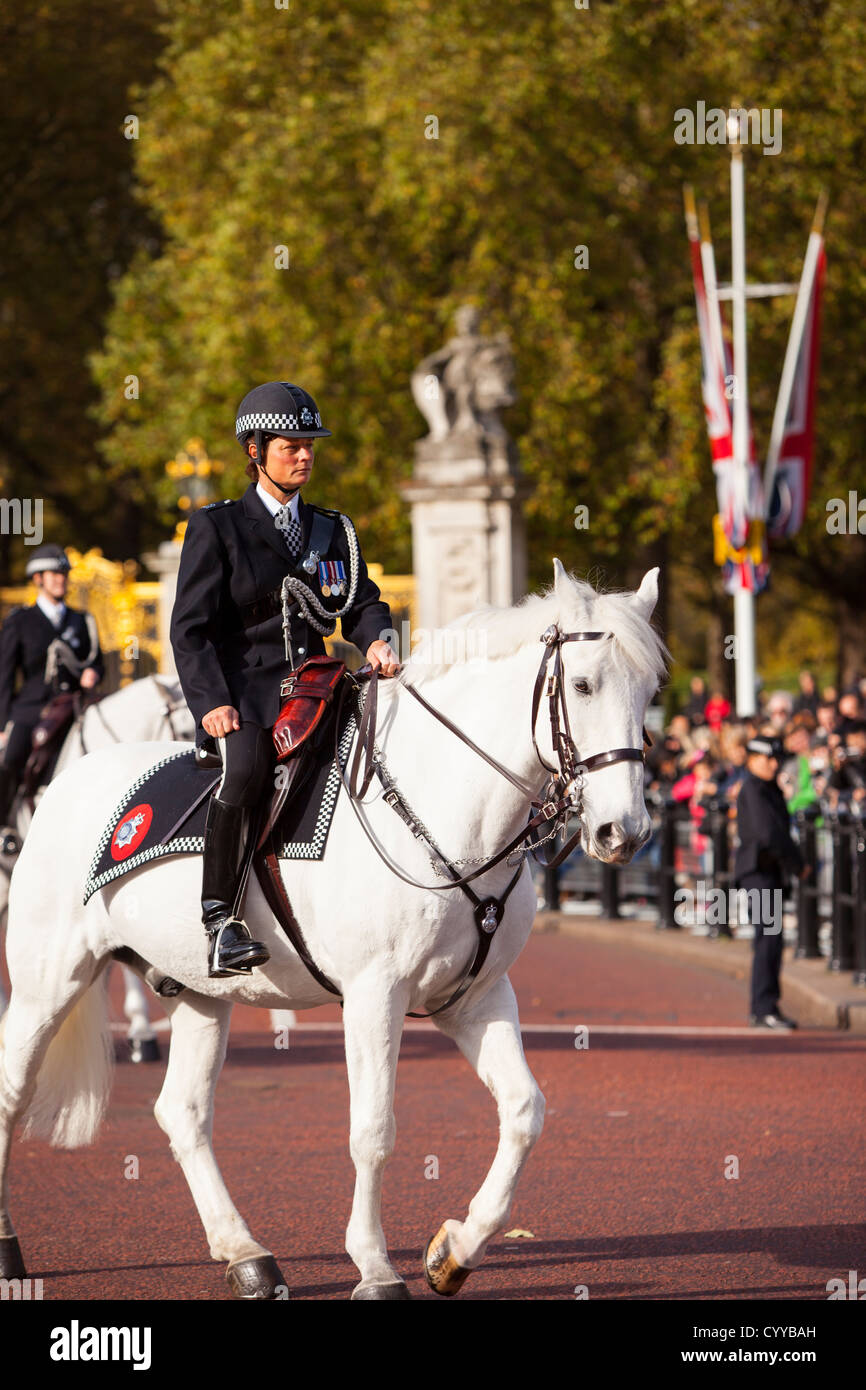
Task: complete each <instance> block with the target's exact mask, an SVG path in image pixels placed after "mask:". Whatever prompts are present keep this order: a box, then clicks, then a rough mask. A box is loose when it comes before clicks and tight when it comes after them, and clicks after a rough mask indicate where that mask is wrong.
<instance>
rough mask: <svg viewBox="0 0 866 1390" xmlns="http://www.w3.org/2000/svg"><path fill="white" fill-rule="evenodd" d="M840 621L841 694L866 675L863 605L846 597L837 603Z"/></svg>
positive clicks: (865, 635) (839, 670)
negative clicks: (851, 601) (848, 600)
mask: <svg viewBox="0 0 866 1390" xmlns="http://www.w3.org/2000/svg"><path fill="white" fill-rule="evenodd" d="M836 612H837V614H838V623H839V658H838V660H839V667H838V685H839V694H840V695H841V693H842V691H843V690H846V689H847V688H848V687H849V686H851V685H854V684H856V682H857V680H858V678H859V677H860V676H866V619H864V614H863V608H862V605H857V606H855V605H854V604H853V603H849V602H847V601H846V600H845V599H844V598H839V599H838V600H837V604H836Z"/></svg>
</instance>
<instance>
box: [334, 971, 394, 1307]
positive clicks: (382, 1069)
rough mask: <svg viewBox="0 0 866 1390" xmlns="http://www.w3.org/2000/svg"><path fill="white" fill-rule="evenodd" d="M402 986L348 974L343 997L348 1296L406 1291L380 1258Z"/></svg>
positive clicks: (373, 1296)
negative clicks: (357, 1275)
mask: <svg viewBox="0 0 866 1390" xmlns="http://www.w3.org/2000/svg"><path fill="white" fill-rule="evenodd" d="M405 1011H406V991H405V989H403V988H402V987H401V988H399V989H397V990H395V989H394V988H393V986H392V985H390V984H389V983H387V982H385V981H383V980H381V979H375V978H373V977H372V976H365V977H364V978H363V979H362V980H359V981H356V982H355V983H354V984H353V986H352V987H351V988H350V989H349V990H348V991H347V993H346V997H345V999H344V1001H343V1026H344V1028H345V1035H346V1062H347V1066H348V1072H349V1095H350V1136H349V1143H350V1149H351V1154H352V1161H353V1163H354V1164H355V1174H356V1176H355V1197H354V1201H353V1203H352V1215H351V1217H350V1219H349V1225H348V1227H347V1230H346V1249H347V1251H348V1253H349V1255H350V1256H351V1258H352V1259H353V1260H354V1262H355V1264H356V1265H357V1266H358V1269H359V1270H360V1272H361V1282H360V1284H358V1285H357V1286H356V1287H355V1289H354V1290H353V1292H352V1298H353V1299H356V1298H357V1299H403V1298H409V1297H410V1293H409V1290H408V1289H407V1287H406V1285H405V1283H404V1282H403V1280H402V1279H401V1278H400V1276H399V1274H397V1272H396V1271H395V1269H394V1268H393V1266H392V1264H391V1261H390V1260H389V1259H388V1248H387V1246H386V1244H385V1235H384V1232H383V1230H382V1217H381V1211H382V1175H383V1173H384V1169H385V1164H386V1163H387V1161H388V1159H389V1158H390V1157H391V1154H392V1152H393V1149H394V1139H395V1136H396V1131H397V1126H396V1123H395V1120H394V1079H395V1076H396V1072H397V1055H398V1053H399V1051H400V1037H401V1035H402V1032H403V1015H404V1013H405Z"/></svg>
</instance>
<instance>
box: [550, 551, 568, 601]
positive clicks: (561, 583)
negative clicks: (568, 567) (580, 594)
mask: <svg viewBox="0 0 866 1390" xmlns="http://www.w3.org/2000/svg"><path fill="white" fill-rule="evenodd" d="M570 588H571V580H570V579H569V577H568V575H567V574H566V572H565V567H564V565H563V563H562V561H561V560H559V559H557V557H556V556H555V555H554V557H553V591H554V593H555V594H556V596H557V597H558V598H562V597H563V596H564V595H565V594H567V593H568V591H569V589H570Z"/></svg>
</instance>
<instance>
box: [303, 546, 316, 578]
mask: <svg viewBox="0 0 866 1390" xmlns="http://www.w3.org/2000/svg"><path fill="white" fill-rule="evenodd" d="M318 563H319V552H318V550H311V551H310V553H309V555H308V556H307V558H306V560H305V561H304V569H305V570H306V571H307V574H315V573H316V565H317V564H318Z"/></svg>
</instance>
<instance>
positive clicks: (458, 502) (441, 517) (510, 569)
mask: <svg viewBox="0 0 866 1390" xmlns="http://www.w3.org/2000/svg"><path fill="white" fill-rule="evenodd" d="M456 324H457V335H456V336H455V337H454V338H452V339H451V340H450V341H449V342H448V343H446V344H445V347H444V348H442V349H441V350H440V351H439V352H435V353H432V354H431V355H430V356H429V357H427V358H425V359H424V361H423V362H421V363H420V364H419V366H418V367H417V368H416V370H415V372H414V373H413V375H412V392H413V395H414V397H415V402H416V404H417V405H418V408H419V410H420V411H421V413H422V414H423V415H424V416H425V418H426V419H427V423H428V424H429V426H430V433H429V435H428V436H427V437H426V438H425V439H421V440H419V441H418V443H417V444H416V446H415V469H414V473H413V477H412V479H411V481H410V482H409V483H406V484H404V485H403V489H402V491H403V495H404V497H405V498H406V499H407V501H409V502H411V504H412V545H413V569H414V572H415V577H416V582H417V611H418V622H419V623H420V625H421V627H423V628H439V627H443V626H444V625H445V624H446V623H449V622H451V620H452V619H454V618H457V617H460V615H461V614H463V613H467V612H470V611H471V610H472V609H473V608H478V607H479V606H480V605H482V604H485V603H492V604H496V605H498V606H502V607H508V606H510V605H511V604H513V603H515V602H516V601H517V600H518V599H519V598H521V597H522V596H523V594H525V592H526V584H527V554H526V532H525V527H524V521H523V510H522V508H523V502H524V500H525V498H526V497H527V496H528V495H529V493H530V492H531V490H532V484H531V483H528V482H527V480H526V479H525V478H523V477H522V475H521V473H520V467H519V462H518V457H517V449H516V446H515V445H514V442H513V441H512V440H511V439H510V438H509V436H508V434H507V432H506V430H505V428H504V426H503V425H502V423H501V421H500V420H499V418H498V411H499V410H500V409H502V408H504V407H505V406H507V405H511V404H512V403H513V401H514V399H515V397H514V393H513V390H512V385H511V382H512V376H513V369H514V364H513V358H512V355H511V349H510V346H509V343H508V338H507V336H506V335H505V334H499V335H497V337H495V338H488V337H484V336H482V335H481V334H480V333H479V331H478V313H477V310H475V309H474V308H472V307H471V306H467V307H466V308H464V309H461V310H460V311H459V312H458V314H457V320H456Z"/></svg>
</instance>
